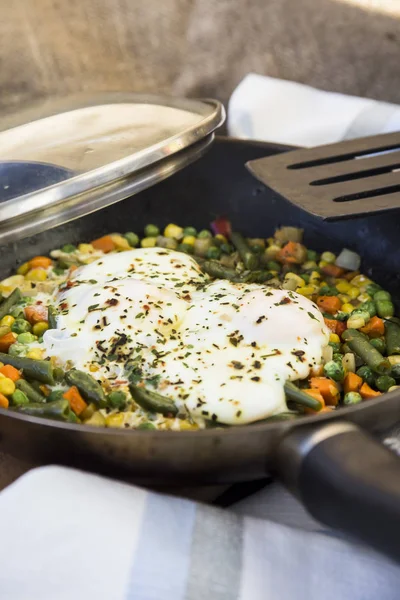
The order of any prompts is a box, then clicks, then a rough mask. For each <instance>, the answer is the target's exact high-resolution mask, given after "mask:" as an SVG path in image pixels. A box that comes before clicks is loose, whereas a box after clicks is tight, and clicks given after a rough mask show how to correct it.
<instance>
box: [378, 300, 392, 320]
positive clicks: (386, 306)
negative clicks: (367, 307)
mask: <svg viewBox="0 0 400 600" xmlns="http://www.w3.org/2000/svg"><path fill="white" fill-rule="evenodd" d="M375 305H376V312H377V313H378V315H379V316H380V317H381V318H382V319H387V318H388V317H393V315H394V305H393V302H391V301H390V300H377V301H376V302H375Z"/></svg>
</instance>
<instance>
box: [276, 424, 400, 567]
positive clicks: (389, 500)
mask: <svg viewBox="0 0 400 600" xmlns="http://www.w3.org/2000/svg"><path fill="white" fill-rule="evenodd" d="M277 459H278V460H277V468H278V472H279V475H280V476H281V478H282V480H283V481H284V483H285V484H286V485H287V486H288V487H289V489H291V491H293V492H294V493H295V494H296V495H297V496H298V497H299V499H300V500H301V501H302V502H303V504H304V506H305V507H306V508H307V510H308V511H309V512H310V513H311V515H312V516H313V517H314V518H315V519H317V520H319V521H321V522H322V523H324V524H325V525H328V526H329V527H333V528H336V529H340V530H342V531H344V532H346V533H347V534H350V535H351V536H355V537H358V538H359V539H361V540H363V541H364V542H367V543H368V544H369V545H370V546H373V547H374V548H376V549H377V550H380V551H381V552H384V553H385V554H387V555H388V556H390V557H391V558H393V559H395V560H396V561H400V535H399V527H400V458H399V457H398V456H397V455H396V454H394V453H393V452H392V451H390V450H388V449H387V448H385V446H383V445H382V444H381V443H379V441H377V440H375V439H374V438H373V437H372V436H371V435H369V434H368V433H366V432H365V431H363V430H362V429H360V428H359V427H357V426H356V425H354V424H352V423H347V422H334V423H331V424H327V425H325V426H322V427H318V428H316V427H313V426H299V427H295V428H293V429H292V430H291V431H289V433H288V434H287V435H286V437H284V438H283V440H282V442H281V444H280V445H279V448H278V451H277Z"/></svg>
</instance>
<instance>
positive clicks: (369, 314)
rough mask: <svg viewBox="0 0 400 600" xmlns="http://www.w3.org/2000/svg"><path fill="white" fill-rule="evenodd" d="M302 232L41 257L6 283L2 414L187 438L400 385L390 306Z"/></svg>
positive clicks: (348, 260)
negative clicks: (186, 433) (306, 241)
mask: <svg viewBox="0 0 400 600" xmlns="http://www.w3.org/2000/svg"><path fill="white" fill-rule="evenodd" d="M302 233H303V232H302V230H300V229H297V228H294V227H282V228H281V229H279V230H277V231H276V232H275V234H274V236H273V237H271V238H268V239H261V238H260V239H259V238H257V239H255V238H249V239H246V238H245V237H243V235H241V234H240V233H239V232H234V231H231V227H230V223H229V222H228V221H227V220H225V219H218V220H216V221H215V222H213V223H212V224H211V229H210V230H202V231H199V232H198V231H197V230H196V229H195V228H194V227H185V228H183V227H180V226H178V225H176V224H172V223H171V224H169V225H168V226H167V227H165V229H164V230H163V231H161V230H160V228H159V227H157V226H156V225H152V224H149V225H147V226H146V227H145V230H144V235H143V236H139V235H138V234H136V233H133V232H128V233H126V234H124V235H121V234H111V235H105V236H103V237H101V238H99V239H96V240H93V241H92V242H91V243H82V244H79V245H78V246H74V245H72V244H66V245H65V246H63V247H62V248H60V249H56V250H53V251H52V252H51V253H50V257H46V256H36V257H34V258H33V259H31V260H30V261H28V262H26V263H24V264H22V265H20V266H19V268H18V269H17V272H16V274H14V275H12V276H11V277H8V278H7V279H4V280H3V281H2V282H1V283H0V292H1V295H2V301H1V303H0V407H1V408H9V409H10V410H14V411H17V412H20V413H24V414H28V415H33V416H41V417H48V418H51V419H58V420H62V421H67V422H72V423H85V424H87V425H93V426H104V427H118V428H122V427H126V428H132V429H161V430H163V429H175V430H191V429H193V430H194V429H198V428H203V427H211V426H212V427H215V426H226V425H239V424H244V423H251V422H255V421H264V420H277V419H292V418H297V417H299V416H301V415H303V414H315V413H320V412H327V411H332V410H336V409H337V408H339V407H340V406H343V405H346V406H348V405H352V404H357V403H359V402H362V401H367V400H369V399H370V398H374V397H376V396H379V395H380V394H382V393H385V392H391V391H392V390H395V389H397V388H398V387H399V386H398V385H397V383H398V382H399V381H400V319H398V318H397V317H395V316H394V306H393V302H392V298H391V295H390V294H389V293H388V292H387V291H385V290H383V289H381V287H380V286H379V285H378V284H376V283H375V282H373V281H371V280H370V279H369V278H368V277H366V276H365V275H363V274H361V273H360V272H359V268H360V262H361V261H360V257H359V256H358V255H357V254H356V253H354V252H352V251H350V250H347V249H344V250H343V251H342V252H341V253H340V254H339V255H338V256H336V255H335V254H333V253H332V252H329V251H326V252H323V253H322V254H321V255H319V254H318V253H317V252H315V251H314V250H311V249H308V248H306V247H305V246H304V245H303V243H302Z"/></svg>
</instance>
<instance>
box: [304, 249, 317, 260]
mask: <svg viewBox="0 0 400 600" xmlns="http://www.w3.org/2000/svg"><path fill="white" fill-rule="evenodd" d="M317 257H318V254H317V253H316V252H315V250H307V261H311V260H312V261H314V262H315V261H316V260H317Z"/></svg>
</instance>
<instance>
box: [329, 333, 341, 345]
mask: <svg viewBox="0 0 400 600" xmlns="http://www.w3.org/2000/svg"><path fill="white" fill-rule="evenodd" d="M329 341H330V342H332V343H333V344H340V337H339V336H338V335H337V333H331V334H330V336H329Z"/></svg>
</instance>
